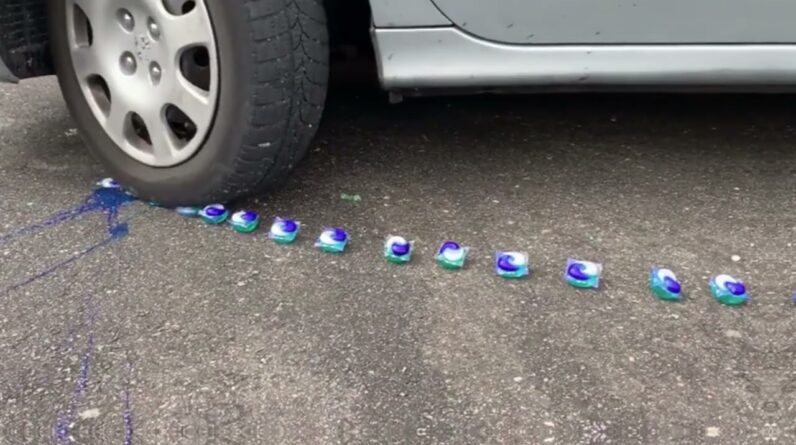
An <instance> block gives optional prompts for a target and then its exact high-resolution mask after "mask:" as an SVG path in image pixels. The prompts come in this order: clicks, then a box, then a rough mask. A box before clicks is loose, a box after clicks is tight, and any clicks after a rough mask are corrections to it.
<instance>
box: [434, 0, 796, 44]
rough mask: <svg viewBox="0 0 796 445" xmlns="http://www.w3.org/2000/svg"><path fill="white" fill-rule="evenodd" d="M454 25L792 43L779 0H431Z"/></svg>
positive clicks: (618, 38) (494, 32)
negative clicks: (752, 0) (596, 0)
mask: <svg viewBox="0 0 796 445" xmlns="http://www.w3.org/2000/svg"><path fill="white" fill-rule="evenodd" d="M433 2H434V3H435V4H436V5H437V6H438V7H439V9H440V10H441V11H442V12H443V13H444V14H445V16H446V17H447V18H448V19H450V20H451V21H452V22H453V23H454V24H455V25H456V26H458V27H460V28H462V29H463V30H465V31H467V32H469V33H471V34H473V35H475V36H478V37H481V38H484V39H486V40H492V41H495V42H502V43H514V44H523V45H528V44H608V43H617V44H635V43H639V44H645V43H796V27H794V26H793V17H794V16H796V2H788V1H782V0H756V1H754V2H750V1H748V0H709V1H696V2H695V1H692V0H667V1H660V0H603V1H599V2H595V1H593V0H490V1H488V2H485V1H483V0H433Z"/></svg>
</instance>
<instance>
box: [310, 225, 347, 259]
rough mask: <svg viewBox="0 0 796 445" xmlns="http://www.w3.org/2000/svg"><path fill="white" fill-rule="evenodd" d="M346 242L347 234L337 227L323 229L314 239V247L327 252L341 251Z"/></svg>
mask: <svg viewBox="0 0 796 445" xmlns="http://www.w3.org/2000/svg"><path fill="white" fill-rule="evenodd" d="M346 243H348V234H347V233H345V230H343V229H338V228H331V229H324V230H323V232H321V236H319V237H318V240H317V241H315V247H317V248H318V249H320V250H321V251H323V252H327V253H343V250H345V245H346Z"/></svg>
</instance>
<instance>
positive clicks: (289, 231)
mask: <svg viewBox="0 0 796 445" xmlns="http://www.w3.org/2000/svg"><path fill="white" fill-rule="evenodd" d="M300 228H301V223H300V222H298V221H293V220H292V219H286V218H280V217H278V216H277V217H276V218H275V219H274V223H273V224H271V230H270V231H269V232H268V238H270V239H271V240H272V241H273V242H275V243H278V244H291V243H292V242H293V241H295V240H296V236H298V232H299V229H300Z"/></svg>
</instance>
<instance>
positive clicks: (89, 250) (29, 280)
mask: <svg viewBox="0 0 796 445" xmlns="http://www.w3.org/2000/svg"><path fill="white" fill-rule="evenodd" d="M116 239H117V238H115V237H113V236H111V237H110V238H105V239H104V240H102V241H100V242H98V243H96V244H94V245H93V246H91V247H89V248H87V249H85V250H83V251H82V252H80V253H78V254H77V255H73V256H71V257H69V258H67V259H65V260H63V261H61V262H59V263H56V264H54V265H52V266H50V267H48V268H46V269H44V270H42V271H40V272H38V273H37V274H36V275H33V276H31V277H29V278H27V279H25V280H23V281H20V282H19V283H16V284H12V285H11V286H9V287H7V288H5V289H2V290H0V297H4V296H6V295H8V294H10V293H11V292H14V291H15V290H18V289H20V288H22V287H25V286H27V285H29V284H31V283H33V282H34V281H38V280H40V279H42V278H45V277H47V276H49V275H51V274H53V273H54V272H56V271H58V270H59V269H61V268H63V267H66V266H68V265H70V264H72V263H74V262H75V261H77V260H79V259H81V258H84V257H86V256H88V255H90V254H91V253H92V252H94V251H95V250H98V249H100V248H102V247H105V246H107V245H108V244H110V243H111V242H113V241H115V240H116Z"/></svg>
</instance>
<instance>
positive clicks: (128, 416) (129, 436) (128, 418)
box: [122, 362, 133, 445]
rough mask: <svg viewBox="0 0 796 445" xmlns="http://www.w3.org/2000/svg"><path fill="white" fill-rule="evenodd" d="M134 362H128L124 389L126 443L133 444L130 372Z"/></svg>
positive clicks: (127, 444) (123, 418)
mask: <svg viewBox="0 0 796 445" xmlns="http://www.w3.org/2000/svg"><path fill="white" fill-rule="evenodd" d="M132 366H133V365H132V364H131V363H130V362H127V364H126V368H127V379H125V382H124V390H123V391H122V422H124V436H123V438H124V442H123V443H124V445H132V443H133V410H132V408H131V403H130V373H131V369H132Z"/></svg>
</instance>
